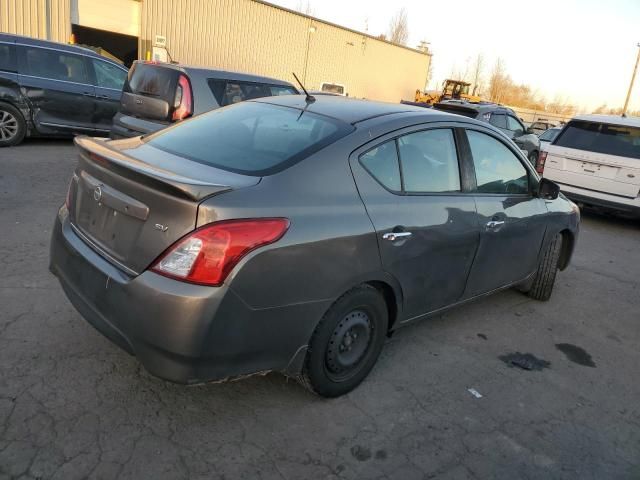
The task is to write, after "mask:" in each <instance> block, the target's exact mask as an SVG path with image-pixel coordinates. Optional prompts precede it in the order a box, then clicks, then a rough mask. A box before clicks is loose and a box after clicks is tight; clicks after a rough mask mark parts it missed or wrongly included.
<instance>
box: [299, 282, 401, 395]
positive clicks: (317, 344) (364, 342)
mask: <svg viewBox="0 0 640 480" xmlns="http://www.w3.org/2000/svg"><path fill="white" fill-rule="evenodd" d="M388 321H389V319H388V313H387V305H386V303H385V301H384V298H383V297H382V295H380V293H379V292H378V291H377V290H376V289H375V288H373V287H371V286H370V285H361V286H359V287H356V288H354V289H352V290H350V291H348V292H347V293H345V294H344V295H343V296H342V297H340V298H339V299H338V300H337V301H336V302H335V303H334V304H333V305H332V306H331V308H330V309H329V310H328V311H327V313H326V314H325V315H324V317H323V318H322V320H320V323H318V326H317V327H316V329H315V331H314V332H313V335H312V337H311V341H310V344H309V350H308V352H307V357H306V359H305V365H304V367H303V370H302V373H301V374H300V376H299V377H298V381H299V382H300V384H301V385H302V386H304V387H305V388H307V389H308V390H310V391H312V392H313V393H316V394H318V395H321V396H323V397H338V396H340V395H344V394H345V393H347V392H350V391H351V390H353V389H354V388H355V387H357V386H358V385H359V384H360V382H362V380H364V379H365V377H366V376H367V375H368V374H369V372H370V371H371V369H372V368H373V365H374V364H375V363H376V360H377V359H378V357H379V356H380V351H381V350H382V345H383V343H384V339H385V336H386V334H387V325H388Z"/></svg>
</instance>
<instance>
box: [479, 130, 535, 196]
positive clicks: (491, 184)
mask: <svg viewBox="0 0 640 480" xmlns="http://www.w3.org/2000/svg"><path fill="white" fill-rule="evenodd" d="M467 138H468V139H469V145H470V147H471V155H472V157H473V165H474V167H475V172H476V183H477V187H476V191H477V192H479V193H495V194H504V195H509V194H525V193H529V176H528V174H527V170H526V169H525V168H524V166H523V165H522V163H520V160H518V157H516V156H515V155H514V153H513V152H512V151H511V150H509V149H508V148H507V147H506V146H505V145H504V144H503V143H502V142H499V141H498V140H496V139H495V138H493V137H491V136H489V135H486V134H484V133H480V132H476V131H474V130H467Z"/></svg>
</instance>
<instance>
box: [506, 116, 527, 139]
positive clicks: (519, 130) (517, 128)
mask: <svg viewBox="0 0 640 480" xmlns="http://www.w3.org/2000/svg"><path fill="white" fill-rule="evenodd" d="M507 130H511V131H512V132H515V133H516V134H520V135H522V134H523V133H524V125H522V124H521V123H520V122H519V121H518V120H517V119H516V118H515V117H512V116H511V115H507Z"/></svg>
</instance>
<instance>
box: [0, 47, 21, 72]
mask: <svg viewBox="0 0 640 480" xmlns="http://www.w3.org/2000/svg"><path fill="white" fill-rule="evenodd" d="M16 67H17V66H16V47H15V45H9V44H7V43H0V70H2V71H5V72H17V71H18V69H17V68H16Z"/></svg>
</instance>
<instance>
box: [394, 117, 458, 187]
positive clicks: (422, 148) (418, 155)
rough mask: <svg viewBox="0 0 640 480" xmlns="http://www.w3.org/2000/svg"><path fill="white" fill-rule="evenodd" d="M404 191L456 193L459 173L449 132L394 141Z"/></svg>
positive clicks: (415, 134)
mask: <svg viewBox="0 0 640 480" xmlns="http://www.w3.org/2000/svg"><path fill="white" fill-rule="evenodd" d="M398 150H399V152H400V164H401V167H402V178H403V180H404V190H405V191H406V192H410V193H411V192H414V193H419V192H429V193H441V192H459V191H460V172H459V169H458V155H457V151H456V144H455V140H454V138H453V131H452V130H450V129H448V128H446V129H445V128H443V129H436V130H426V131H423V132H416V133H411V134H409V135H405V136H403V137H400V138H399V139H398Z"/></svg>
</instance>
